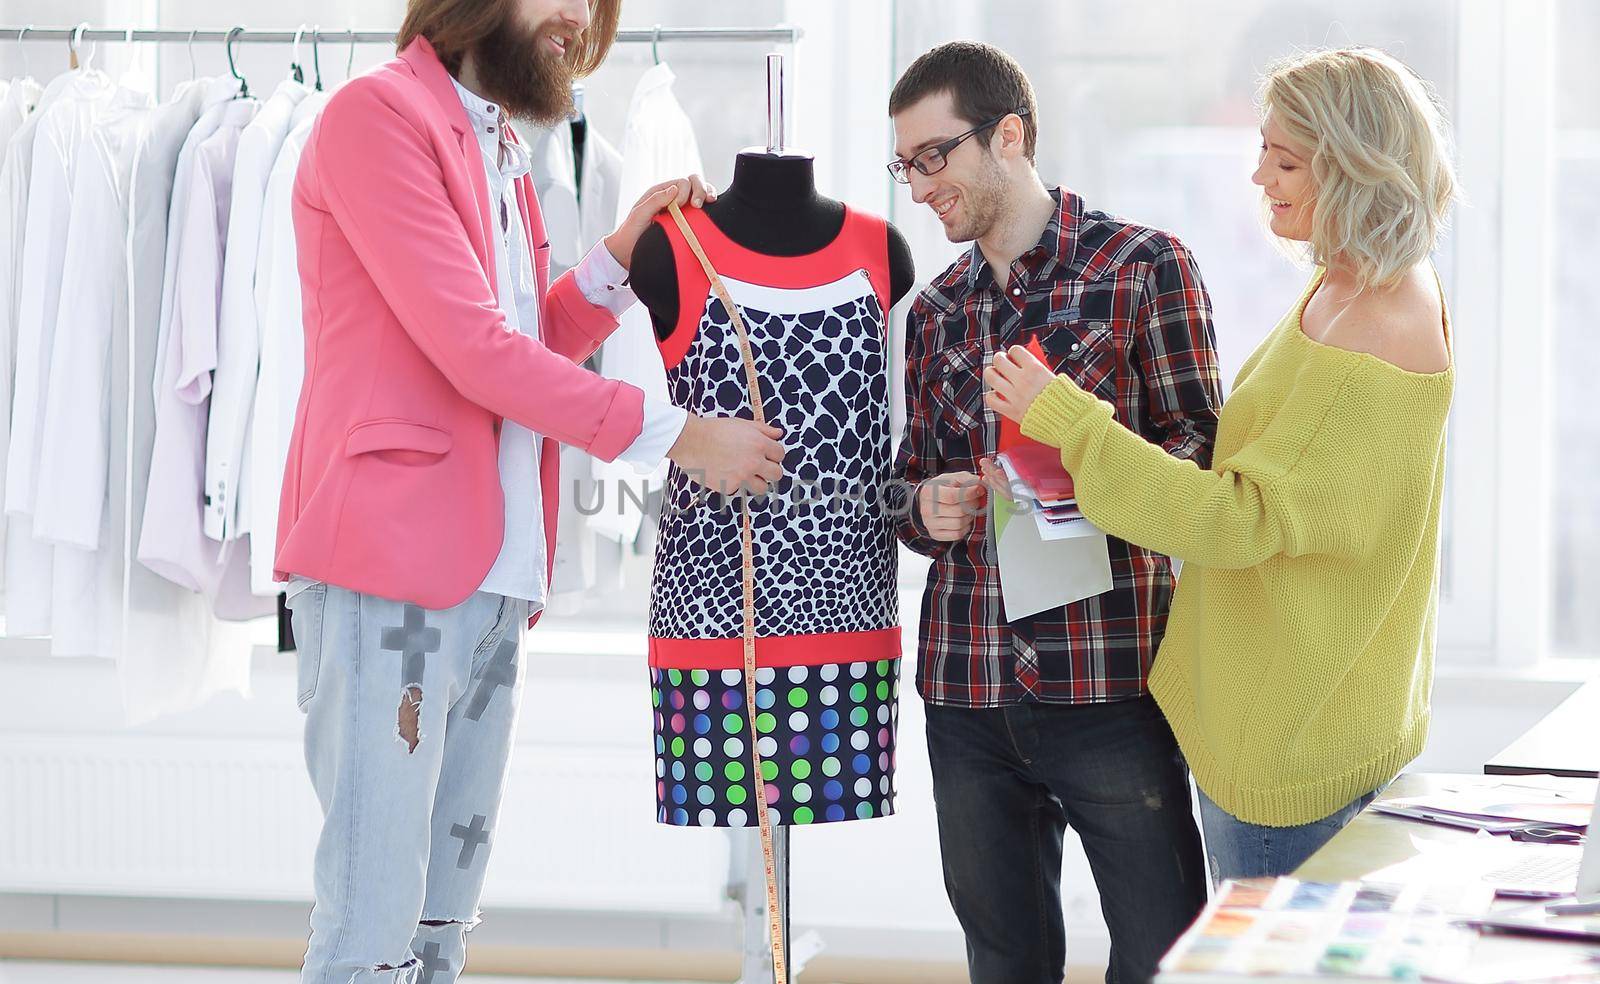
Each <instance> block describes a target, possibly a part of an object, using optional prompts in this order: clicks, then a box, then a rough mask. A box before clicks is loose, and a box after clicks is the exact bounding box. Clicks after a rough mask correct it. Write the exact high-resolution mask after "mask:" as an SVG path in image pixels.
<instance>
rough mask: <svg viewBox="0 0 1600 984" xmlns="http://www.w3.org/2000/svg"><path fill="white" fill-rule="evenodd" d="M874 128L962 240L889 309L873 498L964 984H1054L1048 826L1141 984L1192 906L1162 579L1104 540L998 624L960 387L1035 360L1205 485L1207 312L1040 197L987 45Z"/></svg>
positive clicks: (1020, 123)
mask: <svg viewBox="0 0 1600 984" xmlns="http://www.w3.org/2000/svg"><path fill="white" fill-rule="evenodd" d="M889 115H890V116H891V117H892V118H893V121H894V130H895V153H896V154H897V155H898V156H899V159H898V160H895V161H894V162H893V163H891V164H890V165H889V172H890V174H892V175H893V176H894V178H895V180H897V181H899V182H901V183H903V184H909V185H910V186H911V197H912V199H913V200H914V201H916V202H917V203H919V204H925V205H927V206H928V207H929V208H931V209H933V211H934V213H935V214H936V215H937V216H938V217H939V221H940V222H941V223H942V224H943V226H944V232H945V235H946V236H947V237H948V238H949V239H950V241H951V242H971V243H972V244H973V247H972V248H971V249H969V250H967V251H966V252H965V253H963V254H961V256H960V257H959V258H958V259H957V260H956V262H955V263H954V264H952V265H951V266H950V268H949V269H948V270H946V271H945V272H944V273H943V274H942V275H940V276H939V277H937V278H935V279H934V280H933V282H932V283H930V284H929V285H928V287H927V288H926V289H925V290H924V291H923V292H922V293H921V295H920V296H919V297H918V298H917V299H916V301H915V303H914V304H913V306H912V308H911V312H910V315H909V318H908V321H907V327H906V403H907V410H908V424H907V431H906V435H905V439H904V442H903V443H902V445H901V448H900V453H899V457H898V461H897V468H898V469H899V471H900V472H901V473H902V474H903V476H904V478H905V482H904V483H902V484H901V487H900V491H901V494H902V495H903V496H904V497H905V501H903V502H900V503H891V505H898V506H900V507H901V508H900V510H899V512H900V513H901V514H903V515H904V519H903V520H901V522H900V523H899V534H900V537H901V539H902V540H903V541H904V542H905V543H906V545H907V546H909V547H910V548H911V549H913V550H915V551H917V552H918V553H922V554H926V555H927V556H929V557H932V558H933V560H934V564H933V566H932V568H931V570H930V572H929V575H928V586H927V591H926V593H925V595H924V597H923V604H922V618H921V632H920V642H919V646H920V652H919V656H920V659H919V671H918V677H917V689H918V691H919V693H920V694H921V695H922V698H923V700H924V702H925V703H926V705H927V725H928V755H929V761H930V764H931V766H932V771H933V791H934V800H935V803H936V806H937V813H938V821H939V842H940V853H941V855H942V859H943V864H944V876H945V888H946V891H947V892H948V893H949V896H950V903H951V906H952V907H953V908H954V909H955V913H956V916H957V918H958V919H959V920H960V921H961V926H962V929H963V930H964V931H965V934H966V940H967V960H968V967H969V971H970V973H971V977H972V980H973V981H975V982H979V984H990V982H995V984H1000V982H1003V984H1024V982H1046V981H1048V982H1059V981H1060V980H1061V979H1062V976H1063V974H1064V971H1065V963H1066V954H1065V950H1066V945H1065V929H1064V926H1063V920H1062V912H1061V884H1060V883H1061V860H1062V838H1063V834H1064V832H1065V830H1066V827H1067V825H1068V824H1070V825H1071V826H1072V827H1073V829H1074V830H1076V831H1077V833H1078V836H1079V837H1080V838H1081V839H1082V841H1083V846H1084V850H1085V852H1086V853H1087V855H1088V859H1089V865H1090V868H1091V870H1092V871H1093V873H1094V878H1095V883H1096V885H1097V886H1098V888H1099V891H1100V898H1101V908H1102V910H1103V911H1104V913H1105V917H1106V923H1107V924H1108V926H1109V928H1110V931H1111V961H1110V968H1109V970H1108V971H1107V974H1106V979H1107V980H1108V981H1118V982H1130V981H1144V980H1148V979H1149V978H1150V976H1151V975H1152V974H1153V973H1154V971H1155V967H1156V963H1157V961H1158V960H1159V959H1160V957H1161V954H1162V953H1163V952H1164V951H1165V950H1166V949H1167V947H1168V946H1170V945H1171V943H1172V941H1173V940H1174V939H1175V938H1176V937H1177V935H1178V934H1179V933H1180V932H1181V931H1182V930H1183V929H1184V928H1185V927H1186V926H1187V925H1188V924H1189V922H1190V921H1191V920H1192V919H1193V918H1194V916H1195V914H1196V913H1197V912H1198V911H1199V910H1200V908H1201V906H1202V905H1203V904H1204V902H1205V869H1204V865H1203V863H1202V858H1201V850H1200V838H1199V834H1198V832H1197V830H1196V827H1195V823H1194V817H1193V814H1192V813H1191V810H1190V800H1189V785H1188V773H1187V770H1186V768H1185V766H1184V764H1183V762H1182V760H1181V758H1180V756H1179V752H1178V748H1177V744H1176V742H1175V741H1174V740H1173V737H1172V733H1171V731H1170V730H1169V729H1168V727H1167V723H1166V720H1165V719H1164V718H1163V717H1162V716H1161V712H1160V710H1158V709H1157V707H1156V705H1155V702H1154V701H1153V700H1152V698H1151V697H1150V695H1149V693H1148V691H1147V690H1146V688H1145V680H1146V676H1147V674H1148V672H1149V670H1150V666H1151V662H1152V660H1153V659H1154V658H1155V654H1156V649H1157V646H1158V645H1159V644H1160V642H1161V637H1162V632H1163V629H1164V627H1165V624H1166V617H1167V609H1168V605H1169V602H1170V600H1171V597H1172V589H1173V578H1174V574H1173V570H1172V565H1171V562H1170V561H1169V560H1168V559H1167V558H1166V557H1162V556H1159V555H1157V554H1153V553H1151V552H1149V551H1147V550H1143V549H1141V548H1139V547H1135V546H1133V545H1131V544H1128V543H1124V542H1122V541H1120V540H1116V539H1114V538H1108V551H1109V554H1110V563H1111V572H1112V588H1111V590H1109V591H1107V592H1105V593H1103V594H1099V595H1095V596H1093V597H1089V598H1086V599H1083V600H1082V601H1078V602H1076V603H1073V604H1069V605H1065V606H1063V607H1059V608H1056V609H1054V610H1050V611H1045V612H1042V613H1039V614H1036V615H1032V616H1027V617H1018V618H1008V617H1007V615H1006V612H1005V609H1004V606H1003V604H1002V602H1001V593H1000V579H999V569H998V564H997V561H996V552H995V550H996V548H995V542H994V538H993V537H990V536H988V535H987V534H988V525H989V524H988V521H987V514H986V513H985V511H984V507H985V505H986V504H987V499H988V496H989V495H990V494H1000V493H1001V492H1002V491H1003V483H1000V482H999V481H997V480H996V479H995V478H994V477H993V476H994V474H995V473H994V470H993V468H994V466H993V462H992V460H991V459H992V457H993V455H994V454H995V453H996V450H997V444H998V442H999V431H1000V423H999V420H998V418H997V417H996V416H995V415H994V414H993V413H991V412H986V410H985V408H984V405H983V384H982V381H981V378H980V377H981V374H982V370H983V367H984V365H985V364H986V363H987V362H988V361H989V359H990V358H992V357H993V355H994V353H995V352H997V351H1002V350H1004V348H1005V347H1007V346H1010V345H1012V344H1033V343H1036V344H1037V346H1038V348H1039V350H1040V351H1042V352H1043V353H1044V357H1045V358H1046V359H1047V360H1048V361H1049V362H1050V363H1051V365H1052V368H1055V369H1056V370H1057V371H1060V372H1063V373H1067V374H1070V375H1071V376H1073V378H1075V379H1076V380H1077V381H1078V382H1079V383H1080V384H1081V385H1084V386H1085V387H1086V388H1089V389H1092V390H1093V391H1095V392H1096V393H1098V394H1099V395H1100V396H1101V397H1102V398H1103V399H1105V400H1107V401H1109V402H1111V403H1112V404H1113V405H1114V406H1115V408H1116V413H1117V418H1118V419H1119V420H1121V421H1122V422H1123V423H1124V424H1126V425H1128V426H1129V427H1130V428H1133V429H1134V430H1135V431H1137V432H1139V433H1140V434H1143V435H1144V436H1145V437H1146V438H1147V439H1148V440H1150V441H1151V442H1152V443H1154V444H1158V445H1160V446H1161V447H1162V448H1164V449H1165V450H1166V451H1167V452H1169V453H1170V454H1173V455H1175V456H1177V457H1180V458H1186V459H1189V460H1191V461H1193V462H1195V464H1196V465H1198V466H1199V467H1202V468H1204V467H1208V466H1209V464H1210V457H1211V447H1212V442H1213V439H1214V437H1215V434H1216V425H1217V411H1218V409H1219V408H1220V407H1221V405H1222V392H1221V386H1220V384H1219V381H1218V377H1217V365H1216V352H1215V345H1216V343H1215V339H1214V335H1213V332H1212V328H1211V321H1210V316H1211V303H1210V300H1209V298H1208V297H1207V295H1206V291H1205V287H1204V285H1203V284H1202V283H1201V280H1200V272H1199V270H1198V269H1196V267H1195V264H1194V259H1193V257H1192V256H1191V255H1190V254H1189V252H1188V250H1187V249H1185V248H1184V247H1183V245H1182V244H1180V243H1179V242H1178V241H1177V240H1176V239H1175V238H1173V237H1172V236H1170V235H1168V234H1167V233H1164V232H1161V231H1159V230H1156V229H1150V228H1147V227H1143V226H1139V225H1135V224H1132V223H1129V222H1124V221H1121V220H1118V219H1114V218H1112V217H1111V216H1109V215H1107V214H1105V213H1103V212H1098V211H1092V210H1090V209H1088V208H1086V207H1085V205H1084V204H1083V202H1082V201H1081V200H1080V199H1079V198H1078V197H1077V196H1076V195H1074V194H1073V193H1072V192H1070V191H1067V190H1066V189H1064V188H1056V189H1053V190H1052V189H1049V188H1047V187H1046V186H1045V184H1044V183H1043V182H1042V181H1041V180H1040V178H1039V174H1038V172H1037V171H1036V170H1035V168H1034V150H1035V144H1036V142H1037V133H1038V130H1037V122H1036V121H1037V118H1038V112H1037V107H1036V105H1035V102H1034V97H1033V90H1032V87H1031V86H1030V84H1029V82H1028V79H1027V76H1026V75H1024V74H1023V72H1022V69H1021V68H1020V67H1019V66H1018V65H1017V63H1016V62H1015V61H1013V60H1012V59H1011V58H1010V57H1009V56H1007V55H1006V54H1005V53H1004V52H1001V51H1000V50H998V49H996V48H994V47H991V46H989V45H984V44H977V43H974V42H965V41H963V42H954V43H951V44H946V45H943V46H940V47H938V48H935V49H933V50H932V51H929V52H928V53H927V54H924V55H923V56H922V57H920V58H918V59H917V60H916V61H915V62H914V63H912V65H911V67H910V68H908V69H907V70H906V73H905V75H904V76H902V77H901V79H900V81H899V82H898V83H897V84H896V85H895V88H894V92H893V94H892V95H891V97H890V101H889ZM980 472H981V473H983V474H982V475H980ZM985 476H989V477H988V483H989V484H986V481H985Z"/></svg>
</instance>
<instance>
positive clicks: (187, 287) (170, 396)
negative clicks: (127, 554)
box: [139, 99, 270, 619]
mask: <svg viewBox="0 0 1600 984" xmlns="http://www.w3.org/2000/svg"><path fill="white" fill-rule="evenodd" d="M260 108H261V104H260V103H259V102H257V101H255V100H253V99H237V100H234V101H232V102H229V103H226V104H224V106H223V107H222V110H223V111H222V114H221V117H220V119H218V121H217V126H216V129H215V131H214V132H212V133H210V134H209V135H207V136H205V137H204V138H203V139H202V140H201V141H200V142H199V144H198V145H197V146H196V148H195V152H194V154H193V155H192V157H191V158H190V161H189V163H190V166H191V169H190V173H184V172H183V171H181V170H180V172H179V173H178V175H177V178H176V185H175V188H174V201H173V211H172V222H171V226H170V231H169V237H170V238H169V241H168V250H167V254H168V260H169V264H168V265H169V267H170V268H171V269H169V271H168V275H167V280H168V281H169V282H170V283H171V284H172V287H173V291H172V294H171V297H172V304H171V306H170V307H167V306H166V305H163V309H162V325H161V329H162V330H161V334H162V338H161V340H160V341H158V343H157V348H158V351H159V355H160V361H158V363H157V366H156V371H157V373H158V375H157V377H156V392H155V399H156V437H155V443H154V446H153V448H152V452H151V460H150V488H149V497H148V499H147V500H146V502H145V511H144V518H143V525H142V528H141V532H140V537H139V560H140V562H141V563H143V564H144V565H145V566H146V567H149V568H150V569H151V570H153V571H155V572H157V573H158V574H161V575H162V576H163V577H165V578H167V579H168V580H170V581H173V582H174V583H177V584H181V585H183V586H184V587H187V588H189V589H190V590H194V591H200V592H202V593H204V594H205V595H206V596H207V597H208V598H209V599H210V600H211V603H212V609H213V611H214V612H215V613H216V615H217V616H218V617H219V618H226V619H244V618H252V617H257V616H260V615H265V614H269V612H270V609H269V608H268V607H267V606H266V605H264V604H263V602H262V600H261V599H258V598H255V597H254V596H252V595H251V594H250V592H249V554H248V552H247V550H248V547H247V546H246V545H245V544H244V542H243V541H240V542H239V546H240V547H241V548H242V549H237V550H224V549H223V546H222V545H221V544H219V543H217V542H216V541H215V540H211V539H208V538H207V537H206V535H205V530H204V529H203V527H202V522H203V521H202V517H201V499H202V495H203V486H204V482H205V438H206V420H207V415H208V411H209V409H210V397H211V386H212V373H214V372H215V371H216V366H217V327H218V315H219V312H220V305H221V293H222V261H223V248H224V244H225V243H226V241H227V234H228V209H229V206H230V204H231V202H232V179H233V166H234V161H235V155H236V153H237V150H238V144H239V137H240V135H241V134H242V133H243V132H244V128H245V127H246V126H247V125H249V123H250V121H251V120H252V119H254V118H255V115H256V113H257V112H259V111H260ZM204 123H205V118H204V117H202V119H201V123H200V124H197V130H198V128H199V126H200V125H203V124H204ZM192 138H193V134H191V139H192ZM179 166H180V168H181V167H182V163H181V162H180V165H179ZM180 202H183V203H184V204H182V206H181V208H180ZM163 343H164V344H163Z"/></svg>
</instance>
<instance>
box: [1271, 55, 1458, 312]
mask: <svg viewBox="0 0 1600 984" xmlns="http://www.w3.org/2000/svg"><path fill="white" fill-rule="evenodd" d="M1261 104H1262V106H1261V108H1262V113H1263V115H1264V116H1267V115H1270V116H1271V117H1272V119H1273V121H1274V122H1275V123H1277V125H1278V126H1280V127H1282V128H1283V131H1284V132H1285V133H1286V134H1287V135H1288V137H1289V139H1290V140H1292V141H1294V142H1295V143H1296V144H1299V145H1300V146H1302V147H1306V148H1309V149H1310V151H1311V162H1310V163H1311V176H1312V180H1313V182H1314V184H1315V190H1314V193H1313V194H1314V199H1313V201H1314V204H1313V208H1312V219H1311V239H1310V242H1309V244H1308V246H1309V250H1310V254H1311V259H1312V260H1313V261H1314V262H1316V263H1317V264H1319V265H1321V266H1327V265H1328V264H1329V263H1330V261H1332V260H1333V259H1334V258H1335V257H1340V258H1342V259H1343V260H1344V261H1345V262H1347V263H1349V264H1351V265H1352V266H1354V268H1355V271H1356V276H1357V279H1358V280H1359V282H1360V283H1361V285H1362V287H1363V288H1365V287H1379V288H1382V287H1387V286H1391V285H1393V284H1395V283H1397V282H1398V281H1399V280H1400V278H1401V276H1402V275H1403V274H1404V273H1405V271H1407V270H1409V269H1410V268H1411V267H1413V266H1415V265H1416V264H1417V263H1420V262H1421V261H1422V260H1424V259H1426V258H1427V256H1428V254H1429V253H1431V252H1432V251H1433V248H1434V246H1435V245H1436V244H1437V243H1438V241H1439V236H1440V235H1441V234H1442V233H1443V231H1444V228H1445V224H1446V221H1447V219H1448V217H1449V211H1450V206H1451V204H1452V202H1454V200H1455V198H1456V193H1457V189H1456V176H1455V169H1454V167H1453V166H1452V164H1451V151H1450V142H1449V137H1448V134H1447V128H1446V124H1445V120H1444V113H1443V111H1442V110H1441V108H1440V105H1439V101H1438V97H1437V96H1436V94H1435V93H1434V91H1433V87H1432V86H1430V85H1429V84H1428V83H1427V82H1426V81H1424V80H1423V79H1422V78H1420V77H1419V76H1418V75H1417V74H1416V73H1415V72H1413V71H1411V69H1409V68H1407V67H1406V66H1405V65H1404V64H1403V63H1402V62H1401V61H1400V60H1399V59H1396V58H1394V57H1393V56H1391V55H1389V54H1387V53H1385V52H1382V51H1378V50H1376V49H1374V48H1343V49H1337V50H1324V51H1313V52H1308V53H1305V54H1300V55H1296V56H1294V57H1291V58H1286V59H1284V60H1283V61H1280V62H1278V63H1276V64H1274V65H1273V66H1271V67H1270V68H1269V69H1268V71H1267V75H1266V78H1265V79H1264V81H1263V82H1262V87H1261Z"/></svg>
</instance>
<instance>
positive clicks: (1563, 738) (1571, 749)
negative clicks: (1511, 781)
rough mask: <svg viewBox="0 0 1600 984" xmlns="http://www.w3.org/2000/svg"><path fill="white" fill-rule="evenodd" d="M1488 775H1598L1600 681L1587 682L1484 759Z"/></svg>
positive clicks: (1588, 777) (1484, 769)
mask: <svg viewBox="0 0 1600 984" xmlns="http://www.w3.org/2000/svg"><path fill="white" fill-rule="evenodd" d="M1483 771H1484V772H1485V773H1487V774H1489V775H1498V776H1521V775H1537V774H1542V775H1552V776H1577V777H1580V778H1586V779H1594V778H1597V777H1600V682H1593V683H1586V684H1584V685H1583V686H1581V687H1579V688H1578V690H1577V692H1576V693H1574V694H1573V695H1572V696H1571V697H1568V698H1567V699H1566V700H1564V701H1562V702H1561V703H1560V704H1559V705H1558V706H1557V707H1556V709H1555V710H1553V711H1551V712H1550V713H1549V714H1548V715H1546V716H1545V718H1544V720H1542V721H1540V722H1539V723H1538V724H1536V725H1534V726H1533V727H1532V728H1530V729H1529V730H1528V732H1527V733H1526V734H1524V735H1523V736H1522V737H1521V738H1518V739H1517V740H1516V741H1514V742H1512V743H1511V744H1510V745H1507V746H1506V747H1505V749H1504V750H1502V751H1501V752H1500V753H1499V754H1498V755H1496V756H1495V757H1494V758H1492V759H1490V760H1489V761H1488V762H1486V763H1484V766H1483Z"/></svg>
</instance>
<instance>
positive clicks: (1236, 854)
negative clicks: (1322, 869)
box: [1200, 783, 1388, 884]
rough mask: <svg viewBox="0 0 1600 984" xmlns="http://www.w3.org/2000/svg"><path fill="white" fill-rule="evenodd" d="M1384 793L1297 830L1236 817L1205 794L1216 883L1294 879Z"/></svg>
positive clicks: (1203, 812)
mask: <svg viewBox="0 0 1600 984" xmlns="http://www.w3.org/2000/svg"><path fill="white" fill-rule="evenodd" d="M1384 785H1385V786H1386V785H1388V784H1387V783H1385V784H1384ZM1382 791H1383V787H1382V786H1380V787H1378V788H1377V789H1374V790H1373V791H1372V792H1370V793H1368V794H1366V795H1365V796H1362V797H1361V798H1359V799H1357V800H1356V801H1355V802H1353V803H1349V804H1346V805H1345V806H1343V807H1340V808H1339V809H1337V810H1335V811H1334V812H1333V813H1331V814H1329V815H1328V816H1325V817H1323V818H1322V819H1321V820H1314V821H1312V822H1311V823H1306V824H1301V825H1300V826H1298V827H1263V826H1261V825H1260V824H1254V823H1247V822H1245V821H1243V820H1240V819H1239V818H1238V817H1236V816H1233V815H1232V814H1230V813H1229V812H1228V811H1227V810H1224V809H1223V808H1222V807H1220V806H1218V805H1217V804H1216V803H1214V802H1212V800H1211V797H1209V796H1207V795H1206V793H1205V790H1203V789H1202V790H1200V822H1201V824H1203V825H1204V826H1205V830H1206V853H1207V856H1208V858H1209V860H1210V862H1211V881H1212V882H1213V883H1214V884H1221V883H1222V882H1223V880H1225V879H1228V878H1277V877H1281V876H1284V875H1289V874H1292V873H1293V872H1294V869H1296V868H1298V867H1300V865H1302V864H1303V863H1305V860H1306V858H1309V857H1310V856H1311V855H1313V854H1315V853H1317V851H1318V850H1319V849H1320V848H1321V847H1322V845H1324V844H1326V843H1328V841H1330V840H1332V839H1333V835H1334V834H1337V833H1338V832H1339V831H1341V830H1343V829H1344V825H1345V824H1347V823H1349V822H1350V821H1351V820H1354V819H1355V817H1356V814H1358V813H1360V812H1361V811H1362V810H1364V809H1366V808H1367V805H1368V804H1369V803H1371V802H1372V801H1373V800H1375V799H1377V798H1378V794H1379V793H1381V792H1382Z"/></svg>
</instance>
